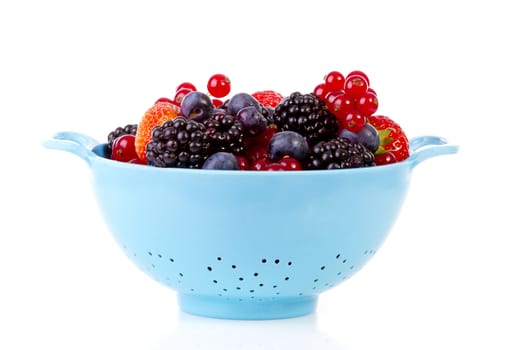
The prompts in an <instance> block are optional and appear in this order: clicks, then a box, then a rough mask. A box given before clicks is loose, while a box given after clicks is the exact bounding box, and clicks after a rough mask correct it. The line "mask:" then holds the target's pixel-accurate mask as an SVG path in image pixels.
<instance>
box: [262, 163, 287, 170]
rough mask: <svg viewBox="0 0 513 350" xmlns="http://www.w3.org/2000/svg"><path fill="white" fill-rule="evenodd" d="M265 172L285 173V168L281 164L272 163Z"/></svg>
mask: <svg viewBox="0 0 513 350" xmlns="http://www.w3.org/2000/svg"><path fill="white" fill-rule="evenodd" d="M264 170H267V171H284V170H285V169H284V168H283V165H281V164H280V163H271V164H268V165H267V166H266V167H265V169H264Z"/></svg>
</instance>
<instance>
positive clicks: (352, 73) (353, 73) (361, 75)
mask: <svg viewBox="0 0 513 350" xmlns="http://www.w3.org/2000/svg"><path fill="white" fill-rule="evenodd" d="M355 75H358V76H360V77H362V78H363V79H364V80H365V81H366V82H367V86H370V81H369V77H368V76H367V74H365V73H364V72H362V71H361V70H354V71H352V72H351V73H349V74H348V75H347V77H346V80H347V79H349V77H352V76H355Z"/></svg>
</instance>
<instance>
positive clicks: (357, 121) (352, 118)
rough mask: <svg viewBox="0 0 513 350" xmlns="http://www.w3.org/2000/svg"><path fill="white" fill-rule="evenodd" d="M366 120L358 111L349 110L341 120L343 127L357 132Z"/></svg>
mask: <svg viewBox="0 0 513 350" xmlns="http://www.w3.org/2000/svg"><path fill="white" fill-rule="evenodd" d="M366 122H367V118H365V116H363V115H362V114H360V113H359V112H358V111H350V112H349V113H347V114H346V115H345V117H344V119H343V120H342V125H343V126H344V129H347V130H349V131H352V132H358V131H360V130H362V128H363V126H364V125H365V123H366Z"/></svg>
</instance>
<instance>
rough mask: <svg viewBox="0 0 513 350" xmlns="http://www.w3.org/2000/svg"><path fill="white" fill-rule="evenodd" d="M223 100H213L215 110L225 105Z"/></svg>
mask: <svg viewBox="0 0 513 350" xmlns="http://www.w3.org/2000/svg"><path fill="white" fill-rule="evenodd" d="M223 103H224V102H223V100H220V99H218V98H213V99H212V104H213V105H214V107H215V108H219V107H221V106H222V105H223Z"/></svg>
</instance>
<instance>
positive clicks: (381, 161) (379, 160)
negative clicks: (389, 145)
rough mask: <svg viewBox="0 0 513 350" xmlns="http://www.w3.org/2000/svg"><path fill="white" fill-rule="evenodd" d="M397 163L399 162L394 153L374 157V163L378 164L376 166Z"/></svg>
mask: <svg viewBox="0 0 513 350" xmlns="http://www.w3.org/2000/svg"><path fill="white" fill-rule="evenodd" d="M395 162H397V159H396V158H395V155H394V154H393V153H392V152H386V153H383V154H377V155H375V156H374V163H376V165H387V164H392V163H395Z"/></svg>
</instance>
